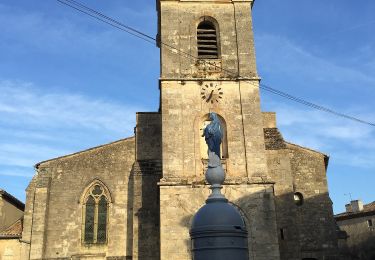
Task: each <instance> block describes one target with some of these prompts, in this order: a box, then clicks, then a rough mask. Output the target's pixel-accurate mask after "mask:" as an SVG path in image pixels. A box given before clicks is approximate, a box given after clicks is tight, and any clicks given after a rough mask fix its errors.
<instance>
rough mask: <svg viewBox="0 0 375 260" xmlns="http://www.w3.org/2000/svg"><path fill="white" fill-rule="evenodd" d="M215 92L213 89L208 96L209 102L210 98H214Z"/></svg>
mask: <svg viewBox="0 0 375 260" xmlns="http://www.w3.org/2000/svg"><path fill="white" fill-rule="evenodd" d="M213 94H214V91H213V90H211V93H210V95H209V96H208V98H207V100H206V102H207V103H208V102H209V101H210V99H211V98H212V95H213Z"/></svg>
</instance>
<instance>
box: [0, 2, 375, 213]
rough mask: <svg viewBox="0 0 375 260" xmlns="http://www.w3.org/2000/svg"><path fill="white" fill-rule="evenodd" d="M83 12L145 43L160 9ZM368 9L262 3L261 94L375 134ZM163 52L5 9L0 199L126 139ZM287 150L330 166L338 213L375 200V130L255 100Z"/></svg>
mask: <svg viewBox="0 0 375 260" xmlns="http://www.w3.org/2000/svg"><path fill="white" fill-rule="evenodd" d="M81 2H82V3H84V4H86V5H89V6H90V7H92V8H93V9H96V10H98V11H100V12H103V13H105V14H107V15H108V16H110V17H112V18H114V19H117V20H119V21H121V22H123V23H124V24H127V25H129V26H132V27H135V28H137V29H139V30H140V31H143V32H145V33H147V34H149V35H151V36H155V35H156V30H157V17H156V9H155V1H150V0H148V1H146V0H137V1H121V0H112V1H99V0H82V1H81ZM374 14H375V1H371V0H363V1H349V0H344V1H343V0H330V1H326V0H314V1H312V0H304V1H300V0H294V1H292V0H284V1H280V0H267V1H266V0H257V1H256V2H255V4H254V8H253V21H254V33H255V45H256V56H257V66H258V73H259V75H260V77H261V78H262V83H263V84H266V85H268V86H271V87H273V88H276V89H279V90H281V91H284V92H287V93H289V94H291V95H293V96H296V97H300V98H303V99H306V100H308V101H311V102H314V103H317V104H319V105H323V106H326V107H328V108H331V109H333V110H335V111H338V112H341V113H345V114H349V115H352V116H355V117H358V118H361V119H364V120H366V121H369V122H373V123H375V114H374V112H373V111H374V108H375V105H374V100H375V73H374V72H375V34H374V33H373V31H374V30H373V28H374V26H375V15H374ZM158 78H159V49H158V48H157V47H156V46H155V45H154V44H150V43H148V42H144V41H142V40H140V39H138V38H135V37H133V36H130V35H128V34H126V33H124V32H122V31H119V30H117V29H115V28H113V27H111V26H109V25H106V24H103V23H100V22H98V21H97V20H94V19H92V18H90V17H88V16H85V15H83V14H81V13H78V12H77V11H75V10H72V9H70V8H68V7H66V6H64V5H62V4H60V3H59V2H57V1H54V0H51V1H29V0H18V1H14V0H2V1H1V2H0V188H2V189H5V190H6V191H7V192H9V193H11V194H13V195H14V196H16V197H17V198H19V199H20V200H22V201H24V200H25V189H26V187H27V185H28V183H29V181H30V180H31V178H32V176H33V174H34V168H33V165H35V164H36V163H38V162H40V161H43V160H47V159H51V158H55V157H58V156H62V155H66V154H69V153H73V152H77V151H80V150H84V149H87V148H90V147H94V146H97V145H101V144H104V143H109V142H112V141H115V140H118V139H121V138H125V137H128V136H131V135H132V134H133V128H134V126H135V113H136V112H137V111H157V109H158V107H159V104H158V102H159V92H158ZM261 102H262V110H263V111H274V112H277V122H278V127H279V129H280V131H281V132H282V134H283V136H284V139H285V140H287V141H289V142H292V143H296V144H299V145H302V146H307V147H310V148H313V149H317V150H319V151H321V152H323V153H325V154H328V155H329V156H330V163H329V167H328V172H327V176H328V185H329V191H330V196H331V199H332V201H333V206H334V212H335V213H339V212H342V211H344V208H345V207H344V205H345V204H346V203H348V202H349V201H350V199H351V198H352V199H362V200H363V201H364V202H365V203H370V202H372V201H374V200H375V189H374V188H373V187H374V185H373V184H374V183H375V127H373V126H369V125H365V124H360V123H357V122H353V121H350V120H347V119H343V118H340V117H337V116H333V115H331V114H327V113H324V112H320V111H316V110H313V109H311V108H309V107H305V106H303V105H301V104H298V103H293V102H292V101H290V100H286V99H283V98H282V97H279V96H275V95H273V94H271V93H267V92H265V91H263V90H262V91H261Z"/></svg>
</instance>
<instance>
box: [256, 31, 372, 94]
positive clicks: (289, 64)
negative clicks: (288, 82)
mask: <svg viewBox="0 0 375 260" xmlns="http://www.w3.org/2000/svg"><path fill="white" fill-rule="evenodd" d="M256 45H257V51H258V56H261V59H258V63H259V65H260V68H261V69H262V70H265V71H268V70H269V71H271V72H272V73H275V72H279V73H282V74H283V75H284V76H286V77H288V78H295V77H296V76H298V77H299V78H303V79H304V81H313V82H319V81H327V82H331V83H348V82H355V83H358V82H364V83H369V84H374V83H375V77H374V76H373V74H370V73H364V72H362V71H360V70H356V69H355V68H352V67H350V68H349V67H345V66H342V65H340V64H336V63H335V62H334V61H333V60H329V59H327V57H318V56H314V55H313V54H312V53H311V52H309V51H308V50H306V49H304V48H303V47H302V46H298V45H296V44H295V43H293V42H292V41H290V40H288V39H286V38H284V37H281V36H276V35H270V34H258V35H257V41H256ZM317 87H318V86H317ZM361 87H362V88H363V87H365V86H364V85H362V86H361Z"/></svg>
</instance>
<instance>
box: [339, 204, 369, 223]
mask: <svg viewBox="0 0 375 260" xmlns="http://www.w3.org/2000/svg"><path fill="white" fill-rule="evenodd" d="M373 215H375V201H373V202H371V203H369V204H366V205H363V210H361V211H357V212H343V213H340V214H337V215H335V219H336V220H339V221H340V220H346V219H353V218H361V217H366V216H373Z"/></svg>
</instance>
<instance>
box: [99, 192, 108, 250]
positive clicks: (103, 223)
mask: <svg viewBox="0 0 375 260" xmlns="http://www.w3.org/2000/svg"><path fill="white" fill-rule="evenodd" d="M106 235H107V200H106V198H105V197H104V196H102V197H101V198H100V201H99V205H98V237H97V241H98V243H104V242H106V240H107V236H106Z"/></svg>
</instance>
